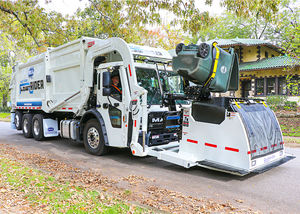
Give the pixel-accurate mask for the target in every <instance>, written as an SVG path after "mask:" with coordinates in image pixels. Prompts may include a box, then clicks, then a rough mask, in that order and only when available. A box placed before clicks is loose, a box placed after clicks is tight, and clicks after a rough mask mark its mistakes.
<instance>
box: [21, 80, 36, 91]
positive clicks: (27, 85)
mask: <svg viewBox="0 0 300 214" xmlns="http://www.w3.org/2000/svg"><path fill="white" fill-rule="evenodd" d="M25 81H27V80H25ZM22 82H23V81H21V84H20V94H21V92H22V91H23V90H22V88H24V87H28V91H29V93H30V94H33V90H32V89H30V83H29V82H23V83H22Z"/></svg>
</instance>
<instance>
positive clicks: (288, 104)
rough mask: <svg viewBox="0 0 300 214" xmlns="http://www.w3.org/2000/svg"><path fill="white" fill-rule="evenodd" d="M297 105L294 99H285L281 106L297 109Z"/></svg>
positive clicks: (287, 108)
mask: <svg viewBox="0 0 300 214" xmlns="http://www.w3.org/2000/svg"><path fill="white" fill-rule="evenodd" d="M297 107H298V105H297V102H296V101H285V102H284V107H283V108H284V109H286V110H292V111H297Z"/></svg>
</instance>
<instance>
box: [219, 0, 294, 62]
mask: <svg viewBox="0 0 300 214" xmlns="http://www.w3.org/2000/svg"><path fill="white" fill-rule="evenodd" d="M222 5H223V6H225V7H226V9H227V11H228V12H231V13H232V12H233V14H234V15H235V17H237V18H243V19H244V20H245V23H244V25H245V26H244V27H247V28H248V27H249V26H250V28H251V29H252V34H251V36H250V37H249V38H256V39H269V40H271V41H273V42H276V44H277V45H279V46H281V47H283V48H285V49H286V53H288V54H291V55H293V56H297V55H299V53H300V52H299V51H300V50H299V44H300V26H299V19H300V8H299V7H297V3H296V0H222ZM244 27H242V28H244Z"/></svg>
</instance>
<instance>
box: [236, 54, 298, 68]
mask: <svg viewBox="0 0 300 214" xmlns="http://www.w3.org/2000/svg"><path fill="white" fill-rule="evenodd" d="M288 66H300V59H298V58H293V57H289V56H286V55H284V56H277V57H271V58H265V59H262V60H259V61H256V62H244V63H240V71H250V70H263V69H269V68H283V67H288Z"/></svg>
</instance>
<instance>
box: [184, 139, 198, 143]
mask: <svg viewBox="0 0 300 214" xmlns="http://www.w3.org/2000/svg"><path fill="white" fill-rule="evenodd" d="M186 141H187V142H190V143H196V144H197V143H198V141H197V140H192V139H187V140H186Z"/></svg>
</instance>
